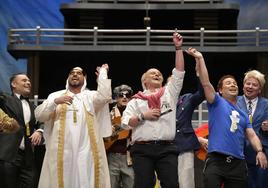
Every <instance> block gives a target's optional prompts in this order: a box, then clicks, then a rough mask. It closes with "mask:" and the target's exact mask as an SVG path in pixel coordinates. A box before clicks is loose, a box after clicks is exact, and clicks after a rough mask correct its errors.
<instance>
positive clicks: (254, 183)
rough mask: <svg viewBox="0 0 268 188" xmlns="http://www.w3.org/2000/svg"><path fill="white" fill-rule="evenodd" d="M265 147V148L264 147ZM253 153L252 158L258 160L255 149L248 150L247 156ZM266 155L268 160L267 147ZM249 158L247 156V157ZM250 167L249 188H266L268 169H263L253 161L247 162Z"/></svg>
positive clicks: (266, 148) (267, 148)
mask: <svg viewBox="0 0 268 188" xmlns="http://www.w3.org/2000/svg"><path fill="white" fill-rule="evenodd" d="M264 147H265V146H264ZM248 152H251V153H250V155H251V158H254V159H255V158H256V152H255V151H254V150H253V148H247V154H249V153H248ZM265 154H266V157H267V158H268V147H265ZM246 157H247V156H246ZM247 166H248V188H265V187H267V181H268V169H262V168H260V166H257V165H256V163H254V161H252V160H248V161H247Z"/></svg>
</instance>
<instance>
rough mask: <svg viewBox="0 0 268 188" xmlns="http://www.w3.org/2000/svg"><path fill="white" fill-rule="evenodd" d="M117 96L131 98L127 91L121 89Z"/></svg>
mask: <svg viewBox="0 0 268 188" xmlns="http://www.w3.org/2000/svg"><path fill="white" fill-rule="evenodd" d="M118 97H121V98H123V97H124V98H128V99H129V98H131V94H130V93H129V92H128V91H123V92H121V93H119V95H118Z"/></svg>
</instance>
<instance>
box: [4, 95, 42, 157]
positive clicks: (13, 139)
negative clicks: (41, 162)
mask: <svg viewBox="0 0 268 188" xmlns="http://www.w3.org/2000/svg"><path fill="white" fill-rule="evenodd" d="M29 106H30V109H31V119H30V122H29V125H30V135H31V134H32V133H33V132H34V129H37V128H38V125H37V124H36V120H35V117H34V105H33V104H32V103H29ZM0 107H1V109H2V110H3V111H5V113H7V114H8V115H9V116H10V117H12V118H14V119H16V120H17V122H18V123H19V125H20V129H19V130H18V131H17V132H16V133H3V132H2V133H0V160H4V161H10V162H12V161H14V160H15V158H16V155H17V152H18V149H19V146H20V143H21V140H22V137H23V136H24V138H25V151H27V152H28V154H29V152H30V153H31V154H32V153H33V151H32V148H31V143H30V140H29V138H28V136H26V131H25V122H24V117H23V109H22V104H21V101H20V99H18V98H17V96H11V95H8V94H5V93H0ZM27 157H28V156H27ZM29 157H30V158H32V157H33V155H29ZM32 159H33V158H32ZM29 160H31V159H29Z"/></svg>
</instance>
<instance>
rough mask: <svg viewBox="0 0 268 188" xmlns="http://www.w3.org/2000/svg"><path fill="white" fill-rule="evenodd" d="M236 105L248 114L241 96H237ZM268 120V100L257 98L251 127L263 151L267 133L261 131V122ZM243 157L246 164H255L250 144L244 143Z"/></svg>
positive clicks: (267, 142) (267, 144)
mask: <svg viewBox="0 0 268 188" xmlns="http://www.w3.org/2000/svg"><path fill="white" fill-rule="evenodd" d="M237 105H238V106H239V108H241V109H242V110H243V111H244V112H246V113H248V110H247V104H246V101H245V99H244V97H243V96H238V98H237ZM265 120H268V100H267V99H265V98H264V97H258V102H257V106H256V110H255V112H254V114H253V118H252V127H253V129H254V131H255V133H256V134H257V135H258V137H259V138H260V140H261V143H262V145H263V146H265V149H268V132H267V131H265V132H264V131H262V129H261V124H262V122H263V121H265ZM245 157H246V160H247V162H249V163H252V164H255V163H256V152H255V151H254V149H253V148H252V146H251V145H250V143H249V142H248V141H247V142H246V147H245Z"/></svg>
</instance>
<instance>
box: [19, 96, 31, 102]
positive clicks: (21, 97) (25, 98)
mask: <svg viewBox="0 0 268 188" xmlns="http://www.w3.org/2000/svg"><path fill="white" fill-rule="evenodd" d="M23 99H24V100H26V101H29V97H24V96H22V95H21V96H20V100H23Z"/></svg>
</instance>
